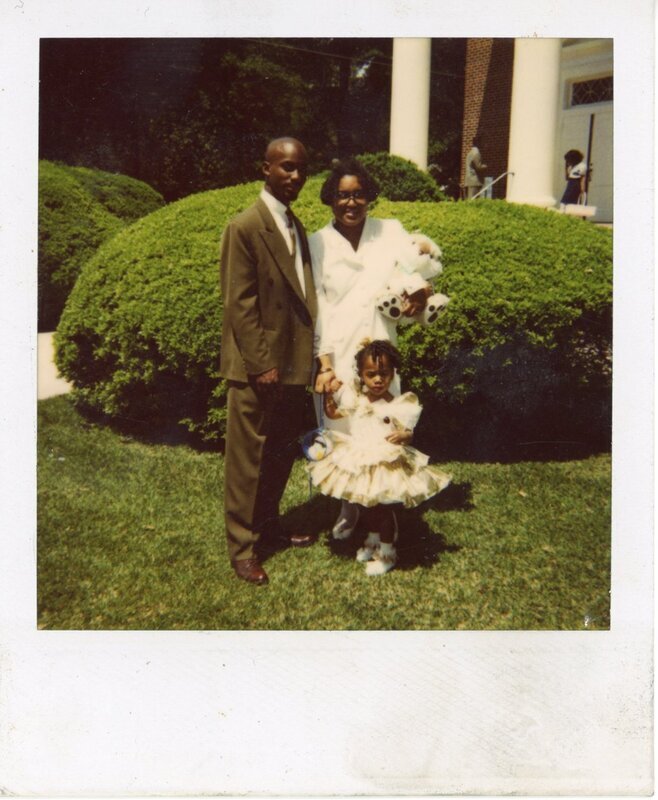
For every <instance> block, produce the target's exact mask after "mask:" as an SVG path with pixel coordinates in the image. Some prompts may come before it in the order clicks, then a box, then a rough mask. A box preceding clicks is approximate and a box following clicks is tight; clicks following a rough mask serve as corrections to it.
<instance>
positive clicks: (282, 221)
mask: <svg viewBox="0 0 658 800" xmlns="http://www.w3.org/2000/svg"><path fill="white" fill-rule="evenodd" d="M260 199H261V200H262V201H263V202H264V203H265V205H266V206H267V208H268V210H269V211H270V213H271V214H272V217H273V219H274V222H275V224H276V226H277V228H278V229H279V231H280V232H281V236H283V239H284V241H285V243H286V246H287V247H288V252H289V253H290V255H292V253H293V243H292V240H291V238H290V233H291V229H290V228H289V227H288V217H287V216H286V209H287V206H285V205H284V204H283V203H282V202H281V201H280V200H277V199H276V197H275V196H274V195H273V194H270V192H268V191H267V190H266V189H263V190H262V191H261V193H260ZM292 235H293V236H294V237H295V248H294V250H295V272H296V273H297V278H298V279H299V285H300V286H301V287H302V294H303V295H304V297H306V285H305V283H304V263H303V261H302V243H301V241H300V238H299V233H298V232H297V228H296V226H295V225H293V226H292Z"/></svg>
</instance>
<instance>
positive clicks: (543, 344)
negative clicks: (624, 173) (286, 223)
mask: <svg viewBox="0 0 658 800" xmlns="http://www.w3.org/2000/svg"><path fill="white" fill-rule="evenodd" d="M320 183H321V178H320V177H317V178H312V179H310V180H309V181H308V183H307V186H306V187H305V189H304V192H303V193H302V195H301V196H300V199H299V200H298V202H297V204H296V206H295V209H296V211H297V213H298V214H299V216H300V217H301V219H302V220H303V222H304V223H305V225H306V226H307V228H308V229H309V230H315V229H317V228H319V227H321V226H322V225H323V224H325V223H326V221H327V220H328V219H329V218H330V213H331V212H330V210H329V209H328V208H326V207H325V206H323V205H322V204H321V203H320V202H319V199H318V190H319V185H320ZM260 186H261V184H260V183H253V184H245V185H242V186H236V187H230V188H227V189H221V190H216V191H212V192H205V193H202V194H197V195H192V196H190V197H188V198H185V199H183V200H180V201H178V202H177V203H174V204H172V205H170V206H168V207H166V208H164V209H161V210H160V211H157V212H155V213H154V214H151V215H149V216H148V217H145V218H143V219H141V220H139V221H138V222H136V223H135V224H134V225H132V226H131V227H129V228H127V229H125V230H123V231H122V232H120V233H119V234H118V235H117V236H115V237H114V238H113V239H111V240H110V241H108V242H107V243H105V244H104V245H103V246H102V247H101V248H100V249H99V250H98V252H97V253H96V254H95V255H94V256H93V257H92V258H91V260H90V261H89V262H88V263H87V264H86V265H85V267H84V269H83V272H82V274H81V276H80V279H79V280H78V282H77V284H76V286H75V288H74V290H73V292H72V293H71V296H70V298H69V301H68V303H67V306H66V309H65V311H64V314H63V316H62V320H61V323H60V326H59V328H58V331H57V336H56V346H57V364H58V367H59V369H60V370H61V372H62V374H63V375H64V376H65V377H66V378H67V379H68V380H70V381H72V382H73V383H74V385H75V387H76V395H77V397H78V398H79V399H80V400H81V401H83V402H84V403H85V404H86V405H87V406H88V407H91V408H92V409H95V410H96V411H99V412H102V413H104V414H109V415H110V416H112V417H124V418H130V419H134V420H142V421H145V422H146V421H148V422H149V423H153V424H155V421H156V420H158V419H159V420H161V421H165V420H169V421H171V420H173V421H176V422H177V423H181V424H183V425H185V426H186V427H187V428H188V429H190V430H192V431H196V432H197V433H199V434H200V435H201V436H202V437H203V438H205V439H207V440H211V439H218V438H220V437H221V436H222V435H223V433H224V415H225V397H224V395H225V386H224V385H223V383H222V381H220V379H219V377H218V361H219V344H220V331H221V314H222V310H221V298H220V295H219V279H218V263H217V262H218V254H219V242H220V237H221V232H222V229H223V227H224V226H225V224H226V222H227V221H228V220H229V219H230V218H231V217H233V216H234V215H235V214H236V213H238V212H239V211H241V210H243V209H244V208H246V207H247V206H248V205H249V204H250V203H251V202H253V200H254V198H255V197H256V196H257V194H258V191H259V189H260ZM373 213H374V214H375V215H376V216H378V217H397V218H398V219H400V221H401V222H402V223H403V224H404V225H405V227H406V228H407V229H408V230H414V229H420V230H422V231H423V232H424V233H426V234H427V235H429V236H431V237H432V238H433V239H435V240H436V241H437V242H439V243H440V244H441V246H442V248H443V251H444V264H445V270H444V273H443V275H442V276H441V277H440V278H439V280H438V281H437V288H438V289H440V290H441V291H443V292H445V293H446V294H449V295H450V296H451V298H452V302H451V304H450V306H449V307H448V310H447V311H446V312H445V314H444V316H443V318H442V320H441V321H440V322H439V323H438V324H436V325H435V326H433V327H432V328H420V327H419V326H416V325H413V326H409V327H408V328H406V329H405V330H404V331H403V332H402V334H401V337H400V339H401V345H400V346H401V349H402V352H403V354H404V369H403V383H404V384H405V385H406V386H408V387H409V388H411V389H413V390H414V391H416V392H417V393H418V394H419V396H420V398H421V401H422V402H423V404H424V405H425V407H426V413H425V414H424V415H423V417H424V418H423V424H424V427H425V428H426V429H427V430H428V432H431V430H433V429H438V430H440V431H441V436H442V437H443V439H444V440H445V437H446V435H447V434H448V433H450V430H451V427H450V426H451V425H452V429H453V432H454V435H455V437H456V438H461V439H462V440H463V428H464V426H468V427H469V430H473V431H475V430H482V429H485V430H489V429H490V428H493V427H494V426H493V422H494V421H495V420H496V419H497V420H499V421H500V424H501V425H503V427H504V428H505V430H507V431H509V430H510V427H509V426H510V420H512V421H517V422H521V421H522V422H523V423H524V426H525V428H527V429H528V430H531V431H536V430H537V426H540V427H541V429H542V430H543V431H546V430H548V429H547V428H546V427H545V426H546V424H547V419H548V418H547V416H546V414H547V413H548V412H550V414H551V419H552V420H553V421H554V422H555V424H556V425H557V428H559V423H560V421H562V422H564V423H570V422H572V421H573V419H572V416H573V412H574V409H575V410H576V411H577V412H578V414H579V415H580V416H581V417H582V416H583V415H585V417H586V418H587V419H588V420H590V422H591V420H592V419H593V417H594V416H595V415H594V413H593V411H592V409H593V408H595V407H596V404H597V403H600V404H602V405H601V409H602V410H601V414H602V415H603V417H605V413H607V406H606V403H609V394H610V392H609V390H610V314H611V291H612V246H611V243H612V240H611V235H610V231H608V230H603V229H598V228H595V227H593V226H591V225H589V224H587V223H584V222H582V221H581V220H576V219H573V218H569V217H566V216H564V215H558V214H552V213H550V212H548V211H543V210H539V209H535V208H530V207H526V206H518V205H512V204H508V203H505V202H502V201H500V202H498V201H489V202H487V203H394V202H391V201H388V200H382V201H381V202H380V203H378V205H377V206H376V208H375V209H374V212H373ZM606 398H608V399H607V400H606ZM464 409H466V410H468V411H469V413H470V412H474V413H475V412H477V413H476V415H475V416H468V415H467V416H465V417H460V413H461V411H463V410H464ZM448 412H450V413H448ZM451 414H452V416H451ZM566 414H568V415H569V416H568V418H566V417H565V415H566ZM483 415H484V416H483ZM561 416H562V417H563V418H562V420H561ZM508 418H509V419H508ZM451 420H452V421H451ZM455 420H456V421H455ZM515 424H516V422H515ZM551 424H552V423H551ZM460 426H461V427H460ZM533 426H534V427H533ZM542 426H543V427H542ZM566 427H569V425H568V424H566ZM519 430H521V428H519ZM474 435H475V434H474Z"/></svg>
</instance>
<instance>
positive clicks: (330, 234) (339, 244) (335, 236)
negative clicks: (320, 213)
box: [325, 217, 377, 261]
mask: <svg viewBox="0 0 658 800" xmlns="http://www.w3.org/2000/svg"><path fill="white" fill-rule="evenodd" d="M376 225H377V223H376V221H375V220H374V219H373V218H372V217H366V221H365V223H364V224H363V230H362V231H361V238H360V239H359V246H358V247H357V249H356V250H353V249H352V245H351V244H350V243H349V242H348V241H347V239H346V238H345V237H344V236H343V235H342V234H340V233H338V231H337V230H336V228H334V221H333V220H331V222H328V223H327V225H326V226H325V231H327V242H328V244H329V246H330V247H331V248H332V249H335V250H338V251H341V252H344V253H345V255H349V256H350V258H351V260H357V261H358V260H359V258H360V255H361V251H362V250H363V245H364V244H366V243H367V242H368V241H369V240H370V239H372V238H373V233H374V228H375V227H376Z"/></svg>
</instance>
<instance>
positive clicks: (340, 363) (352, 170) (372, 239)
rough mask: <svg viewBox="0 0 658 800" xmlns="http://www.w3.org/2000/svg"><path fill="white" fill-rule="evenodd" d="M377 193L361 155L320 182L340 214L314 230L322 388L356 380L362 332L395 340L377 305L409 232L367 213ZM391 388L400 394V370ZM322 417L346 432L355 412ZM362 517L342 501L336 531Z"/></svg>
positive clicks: (409, 301) (410, 310) (414, 305)
mask: <svg viewBox="0 0 658 800" xmlns="http://www.w3.org/2000/svg"><path fill="white" fill-rule="evenodd" d="M378 194H379V187H378V185H377V183H376V182H375V180H374V179H373V178H372V176H371V175H370V174H369V173H368V172H367V170H366V169H365V168H364V167H363V166H362V165H361V164H360V163H359V161H357V160H356V159H346V160H344V161H335V162H334V163H333V165H332V170H331V173H330V174H329V177H328V178H327V179H326V181H325V182H324V184H323V185H322V189H321V190H320V199H321V200H322V202H323V203H324V204H325V205H328V206H331V209H332V211H333V217H334V218H333V220H332V221H331V222H329V223H328V224H327V225H325V227H324V228H321V229H320V230H319V231H317V232H316V233H313V234H312V235H311V236H310V237H309V247H310V250H311V260H312V264H313V277H314V280H315V287H316V291H317V293H318V323H317V327H316V336H315V355H316V357H317V363H318V371H317V377H316V380H315V391H316V392H317V393H318V394H323V393H326V392H328V391H335V389H336V388H337V386H338V385H339V383H348V382H352V381H353V380H354V378H355V377H356V372H355V361H354V356H355V354H356V352H357V351H358V350H359V349H360V345H361V343H362V341H363V340H364V339H366V338H368V339H383V340H386V341H390V342H392V343H393V344H394V345H395V344H396V342H397V334H396V327H395V322H394V321H393V320H391V319H389V318H388V317H385V316H384V315H383V314H382V313H381V312H380V311H379V310H378V309H377V303H376V300H377V298H378V297H379V296H380V295H381V294H382V293H383V292H384V291H385V289H386V286H387V284H388V282H389V279H390V277H391V275H392V273H393V270H394V268H395V264H396V262H397V261H398V259H399V258H401V257H402V256H403V254H404V253H405V249H407V248H408V247H409V241H410V238H411V237H410V234H409V233H407V231H405V229H404V228H403V227H402V225H401V223H400V222H399V221H398V220H395V219H375V218H373V217H369V216H368V210H369V206H370V204H371V203H372V202H373V201H374V200H375V199H376V198H377V196H378ZM432 292H433V290H432V288H431V286H430V285H429V284H428V285H427V286H426V287H425V288H423V289H420V290H418V291H417V292H415V293H414V294H412V295H409V296H407V297H404V298H403V299H404V304H403V307H402V312H403V314H405V316H413V315H414V314H416V313H418V312H419V311H422V310H423V308H424V307H425V303H426V301H427V298H428V297H429V296H430V295H431V294H432ZM390 391H391V393H392V394H394V395H399V394H400V384H399V378H397V376H396V380H395V382H394V384H393V385H392V386H391V390H390ZM318 406H319V407H321V403H319V404H318ZM318 406H316V407H318ZM322 424H323V425H324V426H325V427H328V428H332V427H335V428H338V429H341V430H342V431H343V432H346V433H347V432H348V426H349V419H339V420H327V419H322ZM356 521H357V514H356V510H355V509H354V508H353V507H351V506H350V505H349V504H347V503H345V502H343V505H342V508H341V514H340V516H339V517H338V519H337V521H336V524H335V525H334V529H333V534H334V536H335V537H336V538H345V537H346V536H349V534H350V533H351V532H352V530H353V529H354V526H355V524H356Z"/></svg>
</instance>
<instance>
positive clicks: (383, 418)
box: [307, 386, 450, 508]
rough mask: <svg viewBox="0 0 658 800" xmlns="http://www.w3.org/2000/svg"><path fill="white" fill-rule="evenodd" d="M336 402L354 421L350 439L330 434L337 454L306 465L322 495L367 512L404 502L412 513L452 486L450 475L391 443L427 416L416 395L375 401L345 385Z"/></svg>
mask: <svg viewBox="0 0 658 800" xmlns="http://www.w3.org/2000/svg"><path fill="white" fill-rule="evenodd" d="M335 398H336V400H337V407H338V411H339V412H341V413H342V414H346V415H349V416H350V423H351V424H350V430H351V434H350V435H347V434H344V433H341V432H340V431H336V430H331V431H327V432H326V433H325V435H327V436H329V437H330V438H331V442H332V444H333V449H332V450H331V452H330V453H328V454H327V455H326V456H325V457H324V458H323V459H322V460H320V461H313V462H309V463H308V465H307V468H308V470H309V472H310V475H311V478H312V481H313V484H314V485H315V486H316V487H317V488H318V489H319V490H320V491H321V492H322V494H325V495H328V496H329V497H336V498H338V499H340V500H347V501H348V502H350V503H358V504H359V505H362V506H366V507H371V506H376V505H380V504H384V505H388V504H392V503H402V504H403V505H404V506H405V507H407V508H413V507H414V506H417V505H419V504H420V503H422V502H423V501H424V500H427V499H429V498H430V497H433V496H434V495H435V494H438V493H439V492H440V491H441V490H442V489H445V487H446V486H448V484H449V483H450V475H448V474H446V473H445V472H443V471H442V470H440V469H439V468H438V467H435V466H430V465H429V464H428V462H429V456H427V455H425V453H421V452H420V451H419V450H416V449H415V448H413V447H409V446H408V445H400V444H392V443H391V442H388V441H386V436H387V435H388V434H390V433H393V432H394V431H395V430H402V429H407V430H413V429H414V427H415V425H416V423H417V422H418V419H419V417H420V413H421V411H422V407H421V405H420V403H419V402H418V398H417V397H416V395H415V394H413V393H412V392H406V393H405V394H402V395H400V396H398V397H394V398H393V400H391V401H390V402H387V401H386V400H384V399H381V400H376V401H375V402H370V400H368V398H367V396H366V395H365V394H362V393H359V392H357V391H356V390H354V389H351V388H350V387H348V386H345V387H343V388H342V389H341V390H340V392H337V393H336V396H335Z"/></svg>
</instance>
